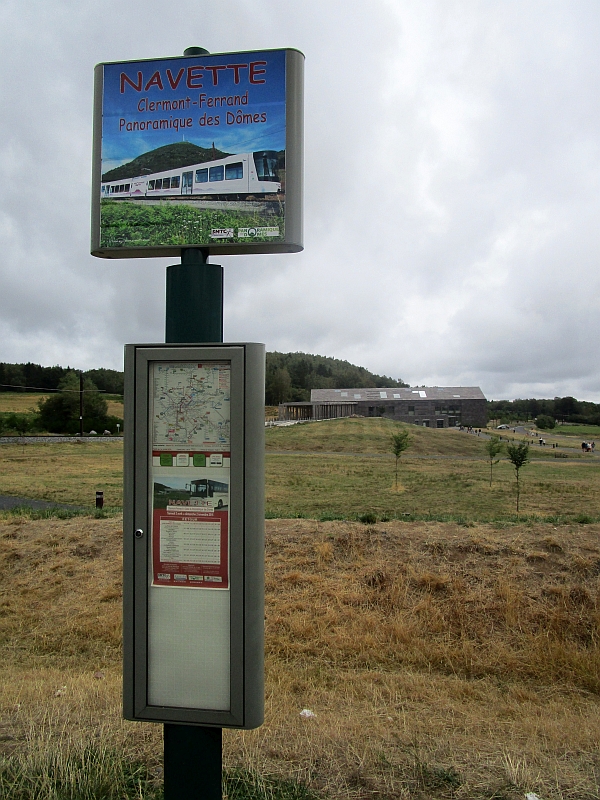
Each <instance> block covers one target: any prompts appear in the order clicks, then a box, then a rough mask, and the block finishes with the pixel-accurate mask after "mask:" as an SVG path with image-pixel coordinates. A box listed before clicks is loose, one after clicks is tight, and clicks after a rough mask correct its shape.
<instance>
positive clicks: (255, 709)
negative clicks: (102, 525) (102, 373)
mask: <svg viewBox="0 0 600 800" xmlns="http://www.w3.org/2000/svg"><path fill="white" fill-rule="evenodd" d="M195 361H197V362H221V363H222V362H228V363H229V364H230V365H231V390H230V396H231V444H230V454H231V455H230V487H229V489H230V496H229V504H230V505H229V512H228V513H229V531H230V546H229V558H230V562H229V589H228V592H229V598H230V603H229V614H230V626H229V637H230V639H229V642H230V647H229V675H230V692H229V698H230V702H229V706H230V707H229V709H228V710H214V709H210V708H190V707H180V706H177V707H173V706H160V705H152V704H151V703H150V702H149V699H148V692H149V690H148V685H149V678H151V675H150V674H149V670H150V669H151V668H152V667H151V664H150V663H149V658H148V641H149V639H148V636H149V617H148V615H149V593H150V590H151V586H150V583H151V581H150V579H149V575H150V571H151V570H150V564H151V558H152V552H151V520H152V502H151V493H150V488H149V487H150V481H151V479H152V475H151V457H152V446H151V445H152V443H151V437H150V419H149V414H150V413H151V398H150V388H149V375H150V370H151V368H152V365H153V364H154V363H156V362H159V363H160V362H168V363H177V362H187V363H189V362H195ZM124 414H125V419H124V423H125V424H124V428H125V436H124V439H125V448H124V462H125V463H124V475H125V486H124V494H125V497H124V522H123V531H124V549H123V561H124V581H123V584H124V585H123V640H124V654H123V712H124V717H125V718H126V719H130V720H136V721H151V722H163V723H175V724H188V725H203V726H209V727H219V728H223V727H231V728H245V729H248V728H256V727H258V726H259V725H261V724H262V722H263V716H264V345H262V344H255V343H239V344H238V343H233V344H229V343H227V344H206V345H196V344H189V345H187V344H183V345H173V344H130V345H126V346H125V409H124ZM154 589H155V590H156V591H158V592H165V591H169V590H168V589H165V588H162V587H158V588H156V587H154ZM170 591H174V592H211V591H214V590H211V589H196V588H189V589H183V588H175V589H171V590H170ZM221 591H223V590H221ZM190 625H193V620H192V619H190ZM181 657H182V656H181V654H178V653H176V652H174V653H173V658H174V659H176V658H181ZM198 679H199V680H201V679H202V676H201V675H199V677H198Z"/></svg>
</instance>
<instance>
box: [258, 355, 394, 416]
mask: <svg viewBox="0 0 600 800" xmlns="http://www.w3.org/2000/svg"><path fill="white" fill-rule="evenodd" d="M376 386H381V387H384V386H385V387H387V388H390V389H393V388H396V387H398V386H408V384H407V383H404V382H403V381H402V380H400V379H398V380H394V379H393V378H388V377H387V376H386V375H375V374H374V373H372V372H369V370H368V369H365V368H364V367H357V366H355V365H354V364H350V362H348V361H342V360H341V359H339V358H328V357H327V356H313V355H310V354H309V353H277V352H274V353H267V375H266V386H265V390H266V402H267V405H277V404H278V403H286V402H296V401H298V400H300V401H302V400H310V390H311V389H348V388H357V389H358V388H361V389H362V388H365V389H366V388H374V387H376Z"/></svg>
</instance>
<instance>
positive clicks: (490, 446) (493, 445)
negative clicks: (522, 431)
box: [485, 435, 504, 486]
mask: <svg viewBox="0 0 600 800" xmlns="http://www.w3.org/2000/svg"><path fill="white" fill-rule="evenodd" d="M503 447H504V445H503V444H502V442H501V441H500V437H499V436H494V435H493V436H492V437H491V438H490V439H489V440H488V441H487V442H486V443H485V452H486V453H487V454H488V458H489V460H490V486H491V485H492V477H493V469H494V466H495V465H496V464H497V463H498V462H499V461H500V459H499V458H496V456H497V455H498V454H499V453H501V452H502V449H503Z"/></svg>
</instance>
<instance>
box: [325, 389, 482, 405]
mask: <svg viewBox="0 0 600 800" xmlns="http://www.w3.org/2000/svg"><path fill="white" fill-rule="evenodd" d="M485 399H486V398H485V395H484V394H483V392H482V391H481V389H480V388H479V386H415V387H409V388H408V389H407V388H403V389H389V388H382V389H312V390H311V392H310V400H311V403H344V402H346V403H355V402H357V401H360V400H485Z"/></svg>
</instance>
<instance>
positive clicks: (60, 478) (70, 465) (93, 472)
mask: <svg viewBox="0 0 600 800" xmlns="http://www.w3.org/2000/svg"><path fill="white" fill-rule="evenodd" d="M97 490H100V491H103V492H104V504H105V506H107V507H114V506H117V507H122V505H123V442H122V440H121V439H98V440H97V441H94V442H85V441H82V442H69V443H66V444H62V443H61V444H59V443H54V442H53V443H51V444H42V443H37V442H36V443H34V444H25V445H21V444H18V443H14V444H5V445H1V446H0V494H5V495H12V496H15V497H31V498H35V499H37V500H50V501H53V502H56V503H69V504H73V505H77V506H88V507H90V508H92V507H93V506H94V505H95V502H96V491H97Z"/></svg>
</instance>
